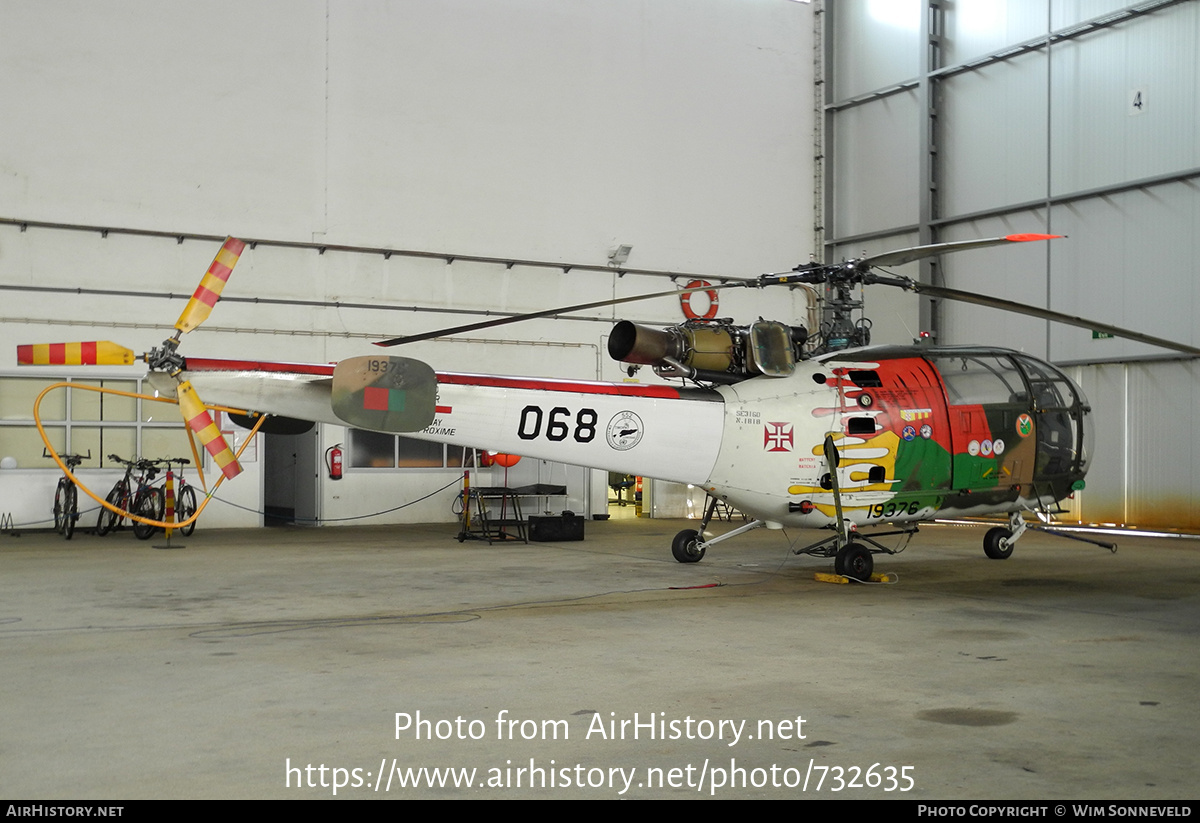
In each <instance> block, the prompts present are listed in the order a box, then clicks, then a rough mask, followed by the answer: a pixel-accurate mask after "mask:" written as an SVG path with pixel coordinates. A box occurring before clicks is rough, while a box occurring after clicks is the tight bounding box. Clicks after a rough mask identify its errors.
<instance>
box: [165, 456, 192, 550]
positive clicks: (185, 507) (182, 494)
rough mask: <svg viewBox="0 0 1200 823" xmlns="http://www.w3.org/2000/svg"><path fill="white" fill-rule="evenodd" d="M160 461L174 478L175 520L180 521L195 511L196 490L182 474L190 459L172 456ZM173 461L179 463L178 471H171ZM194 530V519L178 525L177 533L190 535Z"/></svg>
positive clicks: (185, 535)
mask: <svg viewBox="0 0 1200 823" xmlns="http://www.w3.org/2000/svg"><path fill="white" fill-rule="evenodd" d="M161 462H163V463H166V464H167V473H168V474H171V475H172V477H173V479H174V480H175V522H176V523H181V522H183V521H184V520H187V519H188V518H189V517H191V516H192V515H193V514H195V513H196V491H195V489H193V488H192V487H191V485H189V484H188V482H187V480H186V479H184V476H183V467H184V466H187V465H190V464H191V462H192V461H191V460H188V459H187V458H186V457H172V458H168V459H166V460H163V461H161ZM175 463H178V464H179V471H178V472H172V471H171V466H172V465H173V464H175ZM194 531H196V521H194V520H193V521H192V522H191V523H188V524H187V525H186V526H180V527H179V533H180V534H181V535H183V536H184V537H191V536H192V532H194Z"/></svg>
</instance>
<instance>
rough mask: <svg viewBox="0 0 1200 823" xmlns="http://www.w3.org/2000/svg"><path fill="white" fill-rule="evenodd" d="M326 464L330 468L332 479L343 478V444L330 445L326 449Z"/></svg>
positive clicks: (330, 477)
mask: <svg viewBox="0 0 1200 823" xmlns="http://www.w3.org/2000/svg"><path fill="white" fill-rule="evenodd" d="M325 466H326V467H327V468H328V469H329V479H330V480H341V479H342V444H341V443H338V444H337V445H336V446H330V447H329V448H328V449H326V450H325Z"/></svg>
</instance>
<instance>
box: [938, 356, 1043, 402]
mask: <svg viewBox="0 0 1200 823" xmlns="http://www.w3.org/2000/svg"><path fill="white" fill-rule="evenodd" d="M930 359H932V360H933V361H934V362H935V364H936V365H937V368H938V371H940V372H941V373H942V379H943V380H944V381H945V383H946V395H947V399H948V400H949V401H950V405H952V406H970V405H975V404H980V405H985V404H993V403H1021V404H1027V403H1028V402H1029V395H1028V393H1027V391H1026V389H1025V381H1024V380H1022V379H1021V373H1020V372H1019V371H1017V368H1016V366H1015V365H1014V364H1013V362H1012V360H1010V359H1009V358H1007V357H997V356H992V355H970V354H961V355H954V356H952V357H945V356H937V357H933V358H930Z"/></svg>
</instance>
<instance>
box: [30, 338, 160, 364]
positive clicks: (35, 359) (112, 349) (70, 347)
mask: <svg viewBox="0 0 1200 823" xmlns="http://www.w3.org/2000/svg"><path fill="white" fill-rule="evenodd" d="M135 360H137V355H135V354H134V353H133V350H132V349H127V348H125V347H124V346H120V345H118V344H116V343H114V342H112V341H111V340H90V341H87V342H84V343H33V344H26V345H20V346H17V365H18V366H131V365H133V362H134V361H135Z"/></svg>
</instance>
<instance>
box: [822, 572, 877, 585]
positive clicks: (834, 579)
mask: <svg viewBox="0 0 1200 823" xmlns="http://www.w3.org/2000/svg"><path fill="white" fill-rule="evenodd" d="M813 580H816V581H817V582H818V583H857V582H859V581H857V580H851V579H850V578H849V577H846V576H844V575H840V574H829V573H828V572H813ZM867 582H870V583H895V582H897V578H896V575H894V574H892V573H891V572H884V573H882V574H879V573H876V574H873V575H871V579H870V580H869V581H867Z"/></svg>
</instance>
